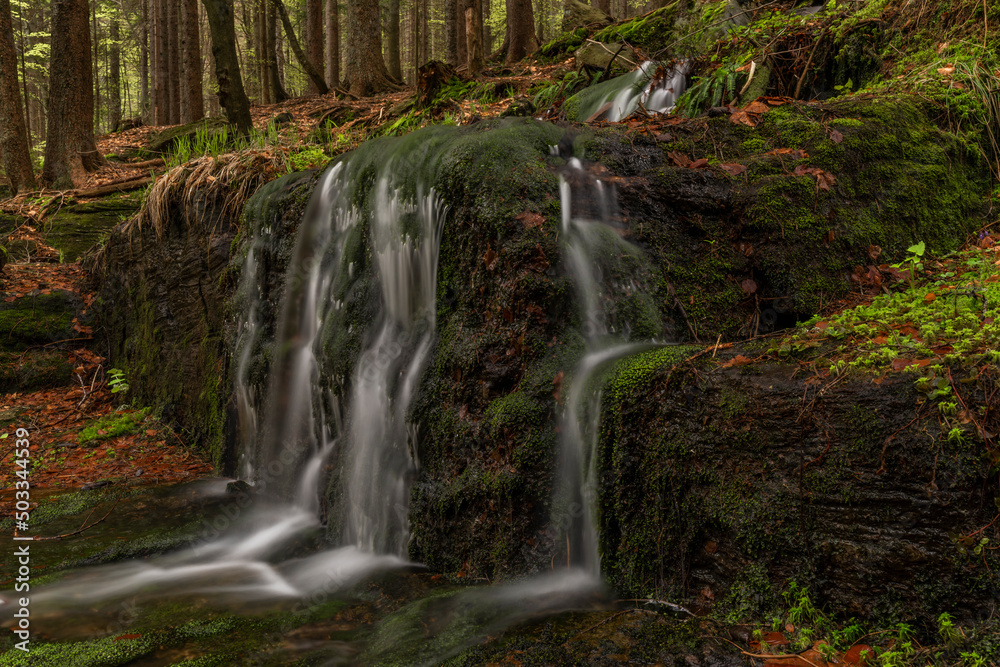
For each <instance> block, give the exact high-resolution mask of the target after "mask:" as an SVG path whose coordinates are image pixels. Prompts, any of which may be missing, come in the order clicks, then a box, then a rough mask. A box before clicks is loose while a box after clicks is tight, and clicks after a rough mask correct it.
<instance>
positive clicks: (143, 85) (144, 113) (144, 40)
mask: <svg viewBox="0 0 1000 667" xmlns="http://www.w3.org/2000/svg"><path fill="white" fill-rule="evenodd" d="M148 9H149V0H139V11H140V19H139V117H140V118H142V120H143V121H144V122H149V120H150V119H149V115H148V114H149V11H148Z"/></svg>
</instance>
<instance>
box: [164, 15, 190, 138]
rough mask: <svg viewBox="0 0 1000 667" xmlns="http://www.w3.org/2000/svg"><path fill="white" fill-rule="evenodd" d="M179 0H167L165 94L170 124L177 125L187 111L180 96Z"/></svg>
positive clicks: (185, 102)
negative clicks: (168, 98)
mask: <svg viewBox="0 0 1000 667" xmlns="http://www.w3.org/2000/svg"><path fill="white" fill-rule="evenodd" d="M179 3H180V0H167V94H168V95H169V96H170V124H171V125H177V124H178V123H180V122H181V117H182V116H184V115H185V112H186V111H187V109H186V107H187V100H185V99H184V98H183V97H182V96H181V49H180V44H181V41H180V7H179V6H178V5H179Z"/></svg>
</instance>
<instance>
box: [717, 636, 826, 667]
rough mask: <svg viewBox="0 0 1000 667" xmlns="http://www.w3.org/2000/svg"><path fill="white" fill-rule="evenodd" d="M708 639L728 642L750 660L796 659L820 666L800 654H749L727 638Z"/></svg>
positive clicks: (813, 666)
mask: <svg viewBox="0 0 1000 667" xmlns="http://www.w3.org/2000/svg"><path fill="white" fill-rule="evenodd" d="M707 639H721V640H722V641H724V642H726V643H727V644H732V645H733V646H735V647H736V650H737V651H739V652H740V653H742V654H743V655H745V656H747V657H748V658H762V659H765V660H795V659H798V660H801V661H802V662H804V663H806V664H808V665H812V667H819V665H817V664H816V663H815V662H813V661H812V660H810V659H809V658H805V657H803V656H802V654H800V653H781V654H773V655H772V654H770V653H748V652H746V651H744V650H743V649H741V648H740V645H739V644H737V643H736V642H732V641H729V640H728V639H726V638H725V637H719V636H718V635H712V636H710V637H707Z"/></svg>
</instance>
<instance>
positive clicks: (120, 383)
mask: <svg viewBox="0 0 1000 667" xmlns="http://www.w3.org/2000/svg"><path fill="white" fill-rule="evenodd" d="M108 375H109V376H110V377H108V386H109V387H111V393H112V394H118V393H123V394H125V393H128V381H127V380H126V379H125V371H123V370H121V369H118V368H112V369H111V370H110V371H108Z"/></svg>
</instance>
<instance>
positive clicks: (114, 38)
mask: <svg viewBox="0 0 1000 667" xmlns="http://www.w3.org/2000/svg"><path fill="white" fill-rule="evenodd" d="M109 30H110V32H111V44H110V45H109V46H108V48H109V49H110V51H109V52H108V61H109V62H108V106H109V108H110V111H111V114H110V121H111V123H110V124H111V131H112V132H115V131H117V130H118V126H119V125H121V122H122V84H121V69H122V64H121V44H120V43H119V41H120V36H119V34H118V19H117V18H112V19H111V26H110V27H109Z"/></svg>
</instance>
